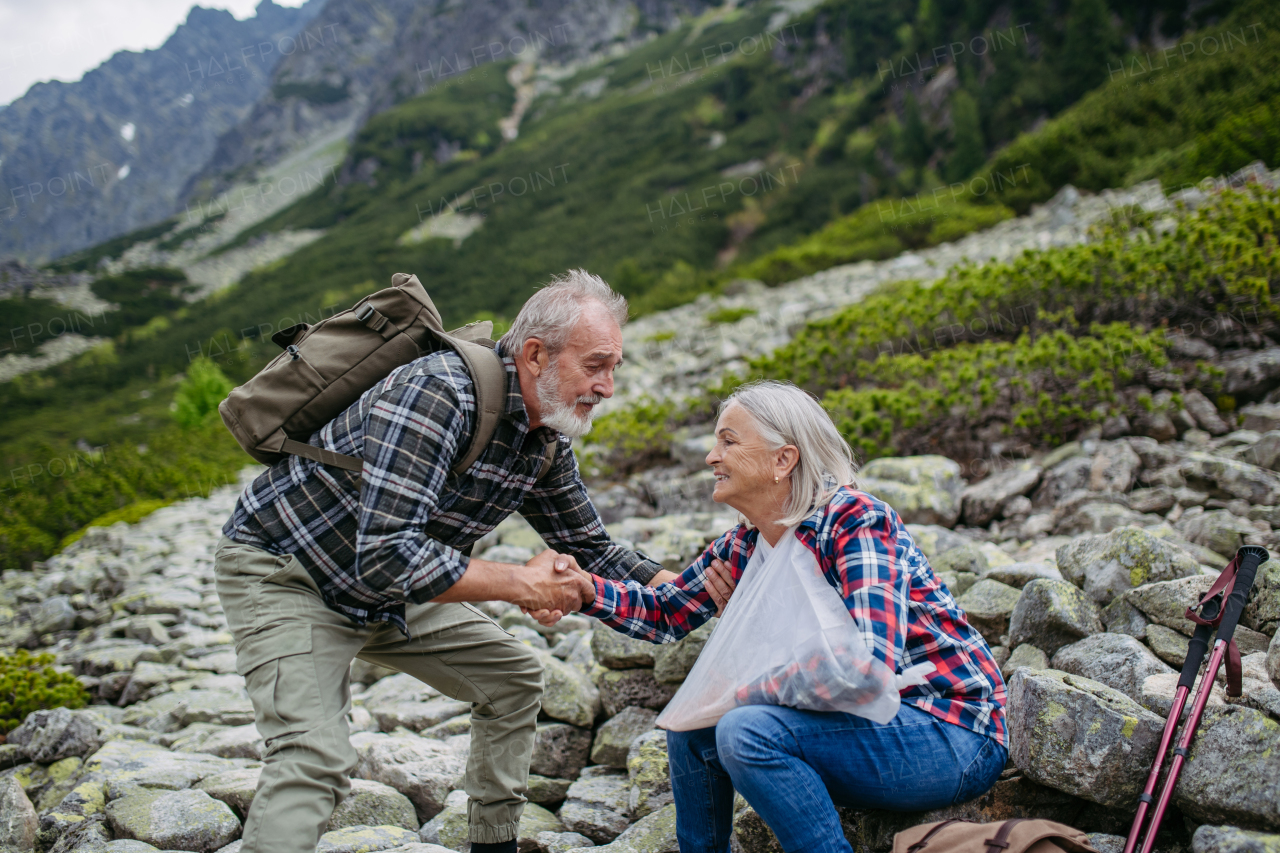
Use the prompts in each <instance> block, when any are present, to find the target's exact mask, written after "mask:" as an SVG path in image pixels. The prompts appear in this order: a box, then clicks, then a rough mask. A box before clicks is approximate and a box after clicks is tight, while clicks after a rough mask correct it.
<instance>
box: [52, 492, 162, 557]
mask: <svg viewBox="0 0 1280 853" xmlns="http://www.w3.org/2000/svg"><path fill="white" fill-rule="evenodd" d="M169 503H170V502H169V501H165V500H155V501H136V502H135V503H131V504H129V505H128V506H126V507H122V508H120V509H117V510H112V511H111V512H108V513H106V514H105V515H100V516H98V517H97V518H95V519H94V520H93V521H91V522H89V523H88V524H86V525H85V526H84V527H81V528H80V529H79V530H77V531H76V532H75V533H72V534H69V535H67V536H64V537H63V538H62V541H61V542H59V543H58V550H59V551H62V550H65V549H66V548H67V546H68V545H71V544H72V543H74V542H78V541H80V539H82V538H83V537H84V535H85V534H86V533H88V532H89V528H90V527H110V526H111V525H113V524H115V523H116V522H117V521H123V522H125V523H126V524H137V523H138V522H139V521H141V520H142V519H144V518H146V517H147V516H148V515H151V513H153V512H155V511H156V510H158V509H161V508H163V507H166V506H168V505H169Z"/></svg>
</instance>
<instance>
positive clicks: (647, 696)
mask: <svg viewBox="0 0 1280 853" xmlns="http://www.w3.org/2000/svg"><path fill="white" fill-rule="evenodd" d="M593 676H594V680H595V684H596V686H597V687H598V688H599V689H600V703H601V705H603V706H604V712H605V714H606V715H608V716H610V717H612V716H615V715H616V714H618V713H619V712H621V711H622V709H623V708H626V707H627V706H628V705H637V706H639V707H641V708H648V709H650V710H652V711H661V710H662V709H663V708H665V707H666V706H667V703H668V702H670V701H671V697H672V696H675V695H676V690H678V689H679V686H678V685H675V684H660V683H659V682H658V680H657V679H656V678H654V675H653V670H652V669H605V668H604V667H597V668H596V670H595V672H594V673H593ZM544 701H545V700H544Z"/></svg>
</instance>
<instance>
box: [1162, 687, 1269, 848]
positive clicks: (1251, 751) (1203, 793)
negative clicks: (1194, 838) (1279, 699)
mask: <svg viewBox="0 0 1280 853" xmlns="http://www.w3.org/2000/svg"><path fill="white" fill-rule="evenodd" d="M1173 799H1174V802H1175V803H1176V804H1177V806H1178V808H1179V809H1181V810H1182V812H1183V814H1185V815H1187V816H1188V817H1190V818H1192V819H1193V820H1197V821H1200V822H1202V823H1218V824H1222V823H1229V824H1232V825H1234V826H1239V827H1243V828H1245V829H1260V830H1267V831H1270V832H1276V831H1278V830H1280V723H1277V722H1276V721H1275V720H1272V719H1270V718H1269V717H1268V716H1267V715H1266V714H1263V713H1261V712H1259V711H1255V710H1254V709H1252V708H1241V707H1225V708H1221V709H1217V710H1212V711H1206V712H1205V716H1204V720H1203V721H1202V722H1201V724H1200V728H1199V730H1198V731H1197V732H1196V738H1195V740H1194V741H1193V742H1192V744H1191V755H1190V757H1189V758H1188V760H1187V764H1186V767H1184V768H1183V771H1182V775H1181V776H1180V777H1179V778H1178V786H1177V788H1175V789H1174V793H1173Z"/></svg>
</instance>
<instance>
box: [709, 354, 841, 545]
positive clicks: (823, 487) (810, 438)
mask: <svg viewBox="0 0 1280 853" xmlns="http://www.w3.org/2000/svg"><path fill="white" fill-rule="evenodd" d="M731 403H737V404H738V405H740V406H742V408H743V409H744V410H746V412H747V414H749V415H750V416H751V418H752V419H753V420H754V421H755V423H756V426H757V427H758V428H759V430H760V437H761V438H762V439H764V442H765V444H766V445H768V447H769V449H770V450H778V449H780V448H782V447H785V446H786V445H788V444H790V445H794V446H795V448H796V449H797V450H798V451H799V452H800V459H799V461H798V462H797V463H796V467H795V468H793V469H792V470H791V494H790V495H789V496H788V497H787V500H786V503H785V504H783V507H782V512H783V518H782V519H780V523H781V524H783V525H785V526H786V527H791V526H793V525H796V524H799V523H800V522H802V521H804V520H805V519H806V518H808V517H809V514H810V513H812V512H813V511H814V510H815V509H817V508H818V507H820V506H826V504H827V502H828V501H830V500H831V497H832V496H833V495H834V494H835V493H836V489H838V488H839V487H840V486H853V487H855V488H856V487H857V479H856V476H855V475H856V474H857V470H858V464H857V462H855V461H854V458H853V451H852V450H850V449H849V444H848V442H846V441H845V440H844V437H843V436H841V435H840V432H839V430H837V429H836V425H835V423H833V422H832V420H831V416H830V415H828V414H827V412H826V410H825V409H823V408H822V406H821V404H819V403H818V400H817V398H815V397H814V396H813V395H812V394H809V393H807V392H805V391H803V390H801V389H799V388H797V387H796V386H794V385H792V384H791V383H790V382H778V381H775V380H772V379H770V380H763V381H759V382H748V383H747V384H745V385H739V386H738V389H737V390H736V391H734V392H733V393H732V394H730V395H729V397H728V399H726V400H725V401H724V402H723V403H721V404H720V411H721V412H723V411H724V410H725V408H727V407H728V406H729V405H730V404H731Z"/></svg>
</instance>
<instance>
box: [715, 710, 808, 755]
mask: <svg viewBox="0 0 1280 853" xmlns="http://www.w3.org/2000/svg"><path fill="white" fill-rule="evenodd" d="M790 742H791V737H790V735H789V734H788V732H787V729H786V727H785V726H783V725H782V723H781V722H780V721H779V720H778V718H777V716H776V714H775V713H774V711H773V708H772V706H769V705H742V706H740V707H738V708H734V709H733V710H732V711H730V712H729V713H727V714H725V715H724V716H723V717H721V718H720V722H718V723H716V752H717V753H718V754H719V756H720V761H721V762H722V763H723V764H724V765H725V767H730V766H733V765H739V764H741V763H742V762H744V761H751V760H753V759H760V758H765V757H769V756H773V755H777V754H780V753H783V752H786V751H787V750H786V746H787V744H788V743H790Z"/></svg>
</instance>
